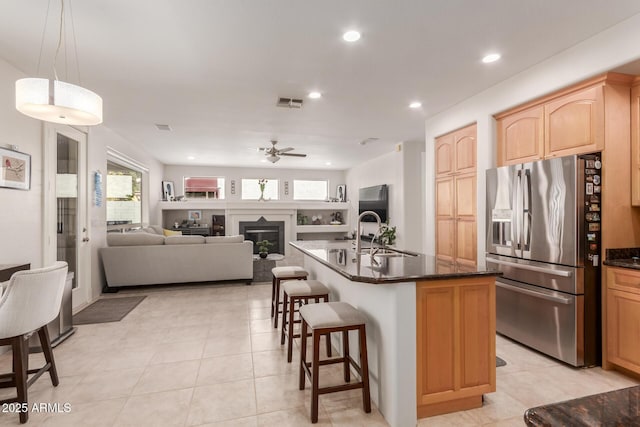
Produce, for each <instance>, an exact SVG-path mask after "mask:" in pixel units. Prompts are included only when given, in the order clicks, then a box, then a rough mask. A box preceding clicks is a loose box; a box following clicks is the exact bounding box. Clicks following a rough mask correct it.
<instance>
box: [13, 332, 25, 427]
mask: <svg viewBox="0 0 640 427" xmlns="http://www.w3.org/2000/svg"><path fill="white" fill-rule="evenodd" d="M26 343H27V340H25V339H24V336H22V335H20V336H18V337H15V338H14V342H13V365H14V366H15V375H16V392H17V403H19V404H23V405H24V406H28V403H27V371H28V370H29V367H28V359H27V358H28V357H29V353H28V351H29V348H28V347H27V345H26ZM25 356H26V357H25ZM21 409H28V408H21ZM28 420H29V411H28V410H27V411H20V423H21V424H24V423H26V422H27V421H28Z"/></svg>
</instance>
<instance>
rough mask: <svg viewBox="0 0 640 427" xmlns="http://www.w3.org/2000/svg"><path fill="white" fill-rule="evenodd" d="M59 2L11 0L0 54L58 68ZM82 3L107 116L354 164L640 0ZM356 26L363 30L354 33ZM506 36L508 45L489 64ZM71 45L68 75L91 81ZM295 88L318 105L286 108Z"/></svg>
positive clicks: (95, 86)
mask: <svg viewBox="0 0 640 427" xmlns="http://www.w3.org/2000/svg"><path fill="white" fill-rule="evenodd" d="M67 1H68V0H67ZM47 5H48V0H28V1H25V0H2V4H1V12H0V57H1V58H4V59H5V60H7V61H8V62H9V63H11V64H13V65H14V66H15V67H17V68H18V69H20V70H22V71H23V72H25V73H26V74H28V75H30V76H36V75H38V76H42V77H51V74H52V73H51V69H52V64H53V59H52V58H53V54H54V49H55V48H54V44H55V42H56V37H57V36H56V34H55V33H56V31H57V26H58V21H57V19H58V18H57V17H54V15H56V14H58V13H59V7H60V6H59V2H58V1H57V0H52V3H51V9H50V12H49V15H50V18H49V19H48V20H47V19H46V16H47ZM72 11H73V21H74V24H75V33H76V40H77V50H78V56H79V59H80V61H79V63H80V71H81V82H80V83H81V84H82V85H83V86H85V87H87V88H89V89H91V90H94V91H95V92H97V93H98V94H100V95H101V96H102V97H103V99H104V117H105V119H104V126H107V127H109V128H110V129H112V130H114V131H115V132H117V133H118V134H120V135H122V136H123V137H124V138H126V139H127V140H129V141H131V142H133V143H134V144H138V145H141V146H143V147H144V148H145V149H146V150H147V151H149V152H150V153H152V154H153V155H154V156H156V157H157V159H158V160H160V161H161V162H163V163H166V164H198V165H226V166H266V165H265V164H263V163H260V160H261V159H263V154H261V153H259V152H257V151H256V147H260V146H269V140H270V139H271V138H277V139H278V140H279V141H280V142H279V146H281V147H285V146H293V147H295V148H296V151H295V152H302V153H307V154H308V157H307V158H305V159H301V158H293V157H289V158H283V159H281V160H280V161H279V162H278V163H276V164H274V165H271V163H269V164H268V166H269V167H285V168H331V169H345V168H348V167H350V166H352V165H354V164H357V163H359V162H362V161H363V160H365V159H368V158H372V157H375V156H378V155H380V154H382V153H385V152H388V151H390V150H391V149H392V147H393V145H394V144H396V143H398V142H400V141H422V140H424V119H425V117H427V116H429V115H432V114H435V113H437V112H439V111H442V110H443V109H445V108H447V107H450V106H452V105H454V104H456V103H457V102H460V101H461V100H463V99H465V98H467V97H469V96H471V95H474V94H476V93H478V92H480V91H482V90H484V89H486V88H488V87H490V86H492V85H494V84H496V83H498V82H500V81H502V80H504V79H506V78H508V77H510V76H512V75H514V74H516V73H518V72H521V71H523V70H525V69H526V68H528V67H530V66H532V65H533V64H536V63H538V62H540V61H542V60H544V59H545V58H548V57H550V56H552V55H554V54H557V53H558V52H561V51H562V50H564V49H566V48H568V47H570V46H572V45H574V44H576V43H578V42H580V41H581V40H584V39H586V38H588V37H590V36H592V35H594V34H597V33H599V32H601V31H603V30H605V29H606V28H608V27H610V26H612V25H615V24H616V23H618V22H621V21H623V20H624V19H626V18H628V17H630V16H632V15H634V14H636V13H640V2H639V1H637V0H610V1H608V2H603V1H602V0H561V1H558V0H529V1H524V0H483V1H477V0H447V1H436V0H431V1H427V0H396V1H390V0H322V1H318V0H316V1H301V0H109V1H104V0H83V1H75V2H73V3H72ZM45 21H46V22H47V31H46V36H45V44H44V48H43V56H42V61H41V62H42V64H41V66H40V70H39V71H38V65H37V64H38V58H39V51H40V44H41V38H42V33H43V28H44V25H45ZM67 23H68V24H70V20H69V19H67ZM352 28H355V29H358V30H359V31H361V33H362V39H361V40H360V41H359V42H357V43H353V44H348V43H345V42H344V41H342V39H341V35H342V33H343V32H344V31H346V30H347V29H352ZM67 44H68V45H69V46H70V47H72V46H73V44H70V42H69V41H67ZM494 51H496V52H500V53H501V54H502V60H500V61H499V62H497V63H493V64H490V65H485V64H482V62H481V58H482V57H483V56H484V55H485V54H487V53H489V52H494ZM67 57H69V58H70V59H71V60H70V61H69V62H70V67H69V70H70V73H69V75H68V76H67V75H65V73H64V68H65V67H64V66H63V65H58V70H59V75H60V79H61V80H66V81H69V82H70V83H76V84H77V83H78V78H77V75H76V73H75V68H76V66H75V60H73V56H72V55H71V52H69V54H68V55H67ZM62 58H63V56H61V59H59V62H63V59H62ZM60 71H62V72H60ZM72 71H73V72H72ZM311 90H319V91H321V92H322V93H323V97H322V99H319V100H311V99H307V98H306V94H307V93H308V92H309V91H311ZM280 96H284V97H299V98H304V100H305V101H304V104H305V105H304V107H303V108H302V109H301V110H294V109H280V108H276V107H275V103H276V100H277V98H278V97H280ZM413 100H420V101H422V103H423V108H422V109H420V110H411V109H409V108H408V104H409V102H411V101H413ZM3 102H13V101H12V100H4V101H3ZM156 123H160V124H169V125H170V126H171V127H172V129H173V131H172V132H163V131H159V130H157V129H156V127H155V125H154V124H156ZM371 137H375V138H379V140H378V141H376V142H372V143H370V144H366V145H364V146H363V145H360V144H359V142H360V141H362V140H363V139H366V138H371ZM188 156H195V157H196V159H195V160H188V159H187V157H188ZM327 162H331V166H326V163H327Z"/></svg>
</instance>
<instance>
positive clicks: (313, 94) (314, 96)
mask: <svg viewBox="0 0 640 427" xmlns="http://www.w3.org/2000/svg"><path fill="white" fill-rule="evenodd" d="M308 96H309V98H311V99H318V98H322V94H321V93H320V92H309V95H308Z"/></svg>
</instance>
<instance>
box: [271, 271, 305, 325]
mask: <svg viewBox="0 0 640 427" xmlns="http://www.w3.org/2000/svg"><path fill="white" fill-rule="evenodd" d="M271 274H272V275H273V278H272V279H271V317H273V328H274V329H278V314H279V313H281V311H280V282H282V281H284V280H304V279H306V278H307V277H308V276H309V273H307V270H305V269H304V268H302V267H298V266H295V265H290V266H287V267H273V268H272V269H271Z"/></svg>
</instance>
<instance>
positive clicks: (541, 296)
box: [496, 281, 571, 305]
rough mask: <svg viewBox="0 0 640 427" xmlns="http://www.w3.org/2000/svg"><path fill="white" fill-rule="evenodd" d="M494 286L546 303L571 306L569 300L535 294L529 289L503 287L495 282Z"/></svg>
mask: <svg viewBox="0 0 640 427" xmlns="http://www.w3.org/2000/svg"><path fill="white" fill-rule="evenodd" d="M496 286H497V287H499V288H503V289H508V290H509V291H511V292H517V293H519V294H525V295H529V296H532V297H534V298H540V299H546V300H547V301H553V302H556V303H558V304H565V305H568V304H571V299H569V298H563V297H555V296H552V295H547V294H544V293H542V292H536V291H532V290H529V289H524V288H520V287H517V286H511V285H505V284H504V283H500V282H497V281H496Z"/></svg>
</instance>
